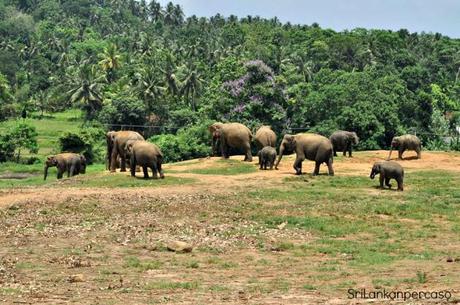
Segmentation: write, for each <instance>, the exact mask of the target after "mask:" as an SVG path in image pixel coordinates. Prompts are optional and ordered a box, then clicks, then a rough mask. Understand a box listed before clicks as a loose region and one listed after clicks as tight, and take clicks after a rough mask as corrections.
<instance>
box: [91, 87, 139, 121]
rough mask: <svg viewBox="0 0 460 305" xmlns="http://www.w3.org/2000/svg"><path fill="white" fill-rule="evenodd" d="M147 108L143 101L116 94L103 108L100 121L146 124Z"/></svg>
mask: <svg viewBox="0 0 460 305" xmlns="http://www.w3.org/2000/svg"><path fill="white" fill-rule="evenodd" d="M146 113H147V110H146V108H145V105H144V103H143V102H142V101H140V100H138V99H136V98H135V97H132V96H129V95H128V94H126V95H121V96H116V97H115V98H114V99H113V100H112V101H111V103H110V104H109V105H106V106H104V108H103V109H102V110H101V112H100V114H99V117H98V121H100V122H102V123H106V124H114V125H144V124H145V122H146Z"/></svg>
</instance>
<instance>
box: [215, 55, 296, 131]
mask: <svg viewBox="0 0 460 305" xmlns="http://www.w3.org/2000/svg"><path fill="white" fill-rule="evenodd" d="M244 68H245V71H246V73H245V74H244V75H243V76H241V77H240V78H237V79H234V80H229V81H226V82H224V83H223V84H222V90H223V92H224V94H225V95H227V98H228V103H229V105H228V106H229V107H228V109H229V111H228V113H226V114H224V115H223V116H222V119H224V120H228V121H235V122H241V123H243V124H246V125H247V126H248V127H254V128H255V127H257V126H259V125H262V124H264V125H271V126H272V128H273V129H275V130H279V131H281V130H282V129H283V128H284V126H285V124H286V107H287V99H286V94H285V92H284V90H283V88H282V87H281V86H279V85H278V84H277V83H276V77H275V73H274V72H273V70H272V69H271V68H270V67H269V66H268V65H266V64H265V63H264V62H263V61H261V60H251V61H248V62H246V63H245V64H244Z"/></svg>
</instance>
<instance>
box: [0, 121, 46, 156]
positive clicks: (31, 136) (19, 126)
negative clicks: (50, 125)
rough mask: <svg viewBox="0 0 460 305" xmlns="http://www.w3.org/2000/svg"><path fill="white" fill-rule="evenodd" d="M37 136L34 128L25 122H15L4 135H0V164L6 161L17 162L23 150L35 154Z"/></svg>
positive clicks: (36, 150)
mask: <svg viewBox="0 0 460 305" xmlns="http://www.w3.org/2000/svg"><path fill="white" fill-rule="evenodd" d="M37 136H38V133H37V131H36V129H35V127H34V126H32V125H30V124H28V123H27V122H25V121H17V122H16V124H15V125H13V126H12V127H11V128H10V129H9V130H8V131H7V132H6V133H5V134H3V135H0V162H4V161H6V160H8V159H11V160H15V161H16V162H19V160H20V158H21V150H23V149H26V150H28V151H29V152H30V153H37V152H38V144H37Z"/></svg>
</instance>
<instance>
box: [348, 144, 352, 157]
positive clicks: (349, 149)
mask: <svg viewBox="0 0 460 305" xmlns="http://www.w3.org/2000/svg"><path fill="white" fill-rule="evenodd" d="M351 150H352V146H351V145H350V146H349V147H348V157H350V158H351Z"/></svg>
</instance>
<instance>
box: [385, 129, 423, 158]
mask: <svg viewBox="0 0 460 305" xmlns="http://www.w3.org/2000/svg"><path fill="white" fill-rule="evenodd" d="M394 148H397V149H398V159H402V158H403V153H404V152H405V151H406V150H414V151H415V152H416V153H417V159H420V158H421V156H422V155H421V152H422V142H421V141H420V139H419V138H418V137H417V136H414V135H411V134H406V135H403V136H399V137H394V138H393V140H391V149H390V153H389V154H388V158H387V160H390V157H391V153H392V152H393V149H394Z"/></svg>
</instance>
